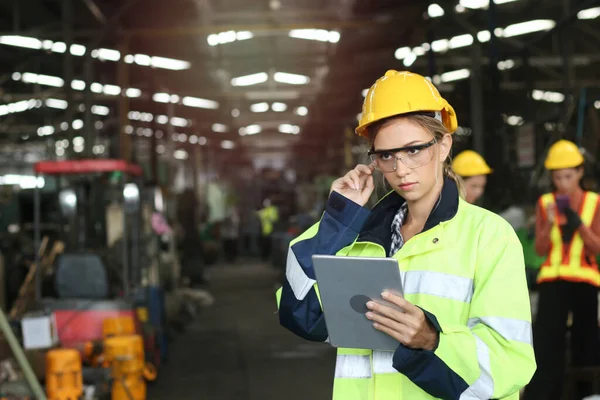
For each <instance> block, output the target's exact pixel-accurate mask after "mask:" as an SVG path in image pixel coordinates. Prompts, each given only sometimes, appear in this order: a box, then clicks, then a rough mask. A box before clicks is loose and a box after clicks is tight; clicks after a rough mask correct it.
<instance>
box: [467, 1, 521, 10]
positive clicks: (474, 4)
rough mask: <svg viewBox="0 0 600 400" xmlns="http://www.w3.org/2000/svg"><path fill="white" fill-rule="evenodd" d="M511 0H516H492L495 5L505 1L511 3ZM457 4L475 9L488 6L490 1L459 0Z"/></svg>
mask: <svg viewBox="0 0 600 400" xmlns="http://www.w3.org/2000/svg"><path fill="white" fill-rule="evenodd" d="M513 1H517V0H494V3H495V4H496V5H500V4H505V3H512V2H513ZM459 4H460V5H461V6H462V7H466V8H470V9H473V10H476V9H482V8H488V6H489V5H490V1H489V0H460V2H459Z"/></svg>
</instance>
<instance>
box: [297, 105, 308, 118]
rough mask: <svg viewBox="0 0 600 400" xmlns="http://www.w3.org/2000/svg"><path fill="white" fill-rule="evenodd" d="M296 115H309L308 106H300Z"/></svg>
mask: <svg viewBox="0 0 600 400" xmlns="http://www.w3.org/2000/svg"><path fill="white" fill-rule="evenodd" d="M296 115H300V116H301V117H304V116H305V115H308V108H306V107H304V106H300V107H298V108H296Z"/></svg>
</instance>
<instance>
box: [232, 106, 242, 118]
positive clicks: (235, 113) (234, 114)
mask: <svg viewBox="0 0 600 400" xmlns="http://www.w3.org/2000/svg"><path fill="white" fill-rule="evenodd" d="M231 116H232V117H233V118H237V117H239V116H240V110H238V109H237V108H234V109H233V110H231Z"/></svg>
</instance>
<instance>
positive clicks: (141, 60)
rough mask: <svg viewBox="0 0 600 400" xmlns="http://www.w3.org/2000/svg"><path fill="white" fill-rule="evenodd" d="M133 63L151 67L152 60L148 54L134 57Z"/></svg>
mask: <svg viewBox="0 0 600 400" xmlns="http://www.w3.org/2000/svg"><path fill="white" fill-rule="evenodd" d="M133 62H135V63H136V64H137V65H141V66H144V67H148V66H150V63H151V62H152V59H151V58H150V56H148V55H146V54H136V55H134V56H133Z"/></svg>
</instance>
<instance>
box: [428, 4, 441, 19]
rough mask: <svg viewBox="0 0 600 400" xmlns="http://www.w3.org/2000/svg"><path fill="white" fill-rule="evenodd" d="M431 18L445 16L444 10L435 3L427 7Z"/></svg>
mask: <svg viewBox="0 0 600 400" xmlns="http://www.w3.org/2000/svg"><path fill="white" fill-rule="evenodd" d="M427 15H429V18H439V17H443V16H444V9H443V8H442V7H440V5H439V4H436V3H433V4H430V5H429V7H427Z"/></svg>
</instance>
